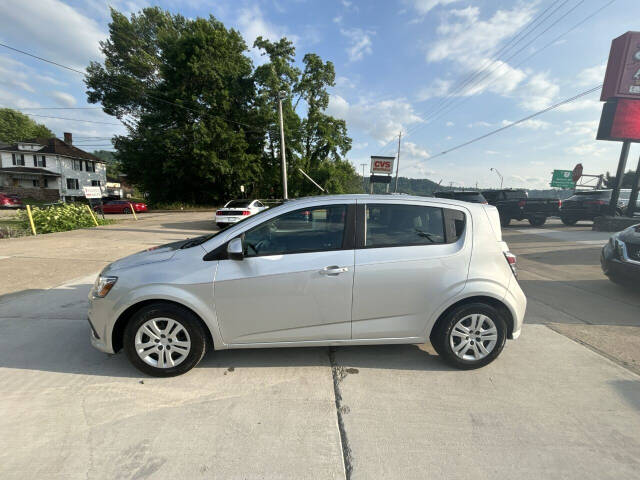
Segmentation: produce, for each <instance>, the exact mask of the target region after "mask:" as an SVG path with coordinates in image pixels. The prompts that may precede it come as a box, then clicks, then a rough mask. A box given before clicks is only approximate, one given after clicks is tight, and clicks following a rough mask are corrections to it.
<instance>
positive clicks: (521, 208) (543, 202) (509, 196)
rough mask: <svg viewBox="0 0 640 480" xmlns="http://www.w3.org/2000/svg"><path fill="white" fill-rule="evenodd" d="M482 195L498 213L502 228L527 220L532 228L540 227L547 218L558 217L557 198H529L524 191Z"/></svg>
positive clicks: (501, 191) (505, 190) (558, 206)
mask: <svg viewBox="0 0 640 480" xmlns="http://www.w3.org/2000/svg"><path fill="white" fill-rule="evenodd" d="M482 195H484V197H485V198H486V199H487V201H488V202H489V203H490V204H491V205H494V206H495V207H496V208H497V209H498V212H499V213H500V222H501V223H502V226H503V227H507V226H509V224H510V223H511V220H528V221H529V224H530V225H531V226H533V227H541V226H542V225H544V224H545V223H546V221H547V218H548V217H552V216H556V215H558V211H559V209H560V204H561V202H560V200H558V199H557V198H529V194H528V193H527V191H526V190H521V189H504V190H485V191H484V192H482Z"/></svg>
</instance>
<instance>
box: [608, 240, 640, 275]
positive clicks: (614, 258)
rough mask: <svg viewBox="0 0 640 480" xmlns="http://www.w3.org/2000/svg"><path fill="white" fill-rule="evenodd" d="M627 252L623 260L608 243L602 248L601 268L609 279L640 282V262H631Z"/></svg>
mask: <svg viewBox="0 0 640 480" xmlns="http://www.w3.org/2000/svg"><path fill="white" fill-rule="evenodd" d="M625 253H626V252H624V251H623V255H622V258H621V257H620V256H619V254H618V253H617V252H616V251H615V250H614V248H613V247H612V246H611V243H607V244H606V245H605V246H604V247H602V252H601V253H600V266H601V267H602V272H603V273H604V274H605V275H606V276H607V277H615V278H621V279H627V280H635V281H639V280H640V262H636V261H632V260H629V259H628V258H626V257H627V255H626V254H625Z"/></svg>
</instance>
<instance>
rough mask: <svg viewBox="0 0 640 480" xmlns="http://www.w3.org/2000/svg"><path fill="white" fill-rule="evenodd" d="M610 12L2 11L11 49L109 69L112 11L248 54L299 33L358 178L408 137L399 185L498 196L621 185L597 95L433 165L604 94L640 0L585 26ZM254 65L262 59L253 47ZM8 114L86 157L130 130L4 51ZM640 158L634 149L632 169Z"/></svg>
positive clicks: (535, 2)
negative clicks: (573, 174) (566, 176)
mask: <svg viewBox="0 0 640 480" xmlns="http://www.w3.org/2000/svg"><path fill="white" fill-rule="evenodd" d="M609 1H610V0H375V1H373V0H371V1H364V0H363V1H356V0H352V1H349V0H324V1H315V0H289V1H287V0H253V1H248V0H218V1H200V0H185V1H178V0H166V1H159V2H153V1H150V2H147V1H144V0H130V1H129V0H112V1H111V2H101V1H99V0H85V1H73V0H67V1H62V0H3V1H2V2H0V42H2V43H4V44H7V45H10V46H12V47H15V48H19V49H22V50H25V51H28V52H30V53H33V54H35V55H38V56H41V57H44V58H47V59H50V60H53V61H55V62H59V63H61V64H64V65H67V66H70V67H72V68H76V69H80V70H83V69H84V68H85V67H86V66H87V65H88V63H89V62H90V61H91V60H98V61H99V60H100V59H101V58H102V55H101V53H100V50H99V41H100V40H102V39H104V38H106V35H107V31H108V23H109V19H110V18H109V6H112V7H113V8H115V9H117V10H119V11H121V12H125V13H128V14H130V13H132V12H137V11H139V10H140V9H142V8H144V7H145V6H156V5H157V6H160V7H162V8H164V9H167V10H169V11H171V12H173V13H180V14H182V15H184V16H186V17H189V18H195V17H208V16H209V15H213V16H215V17H216V18H218V19H219V20H221V21H222V22H224V24H225V25H226V26H227V27H232V28H235V29H237V30H238V31H240V32H241V33H242V35H243V36H244V38H245V41H246V42H247V45H248V46H249V47H251V45H252V44H253V41H254V39H255V38H256V37H257V36H259V35H262V36H263V37H266V38H269V39H272V40H277V39H279V38H281V37H282V36H286V37H287V38H289V39H291V40H293V41H294V43H295V46H296V57H297V60H298V61H301V59H302V57H303V56H304V54H305V53H309V52H312V53H317V54H318V55H320V56H321V57H322V58H323V59H324V60H331V61H332V62H333V63H334V64H335V70H336V85H335V87H332V88H331V90H330V94H331V97H330V104H329V109H328V113H330V114H331V115H333V116H335V117H338V118H342V119H344V120H346V122H347V126H348V129H349V135H350V136H351V138H352V139H353V148H352V150H351V151H350V152H349V153H348V155H347V158H348V159H349V160H350V161H351V162H352V163H353V165H354V166H355V167H356V168H357V169H358V172H362V166H361V164H363V163H365V164H367V167H366V169H367V171H368V164H369V161H370V156H371V155H395V153H396V150H397V138H398V133H399V132H401V131H402V132H403V133H402V134H403V137H402V143H401V156H400V175H401V176H408V177H412V178H429V179H431V180H434V181H436V182H440V181H442V183H443V185H452V186H454V187H463V186H464V187H474V186H476V184H477V185H478V186H480V187H483V188H488V187H497V186H499V185H500V178H499V176H498V175H497V174H496V173H495V171H492V170H491V169H492V168H493V169H497V170H498V172H500V173H501V174H502V176H503V177H504V186H508V187H528V188H545V187H546V186H548V184H549V181H550V179H551V172H552V170H554V169H572V168H573V167H574V165H576V164H577V163H582V164H583V165H584V171H585V173H589V174H600V173H604V172H606V171H610V172H612V173H614V172H615V169H616V166H617V161H618V156H619V152H620V147H621V144H619V143H618V142H605V141H596V140H595V136H596V130H597V125H598V121H599V118H600V112H601V109H602V104H601V102H600V101H599V91H596V92H594V93H592V94H589V95H587V96H584V97H581V98H580V99H579V100H577V101H575V102H572V103H570V104H567V105H565V106H563V107H561V108H559V109H557V110H554V111H552V112H549V113H546V114H544V115H541V116H538V117H536V118H534V119H532V120H530V121H527V122H524V123H522V124H520V125H518V126H516V127H513V128H510V129H507V130H505V131H503V132H501V133H498V134H496V135H493V136H491V137H489V138H487V139H484V140H482V141H479V142H476V143H473V144H472V145H469V146H467V147H464V148H460V149H457V150H455V151H452V152H450V153H447V154H445V155H439V156H437V157H434V156H435V155H437V154H438V153H440V152H443V151H446V150H449V149H451V148H453V147H455V146H457V145H459V144H461V143H464V142H466V141H468V140H471V139H474V138H476V137H479V136H481V135H483V134H485V133H487V132H490V131H492V130H495V129H497V128H499V127H502V126H504V125H507V124H509V123H510V122H513V121H515V120H518V119H521V118H523V117H526V116H527V115H530V114H532V113H535V112H537V111H539V110H541V109H544V108H546V107H548V106H550V105H553V104H555V103H557V102H559V101H561V100H563V99H565V98H568V97H572V96H574V95H576V94H578V93H580V92H583V91H585V90H588V89H589V88H591V87H596V86H598V85H599V84H601V83H602V80H603V78H604V71H605V66H606V61H607V57H608V54H609V49H610V45H611V40H612V39H613V38H615V37H617V36H619V35H621V34H623V33H625V32H626V31H629V30H634V29H635V30H638V29H640V27H639V26H638V24H637V19H638V18H640V2H639V1H638V0H613V3H611V5H610V6H608V7H606V8H605V9H604V10H602V11H601V12H600V13H598V14H597V15H595V16H593V17H592V18H589V19H587V18H588V17H589V16H590V15H591V14H593V13H594V12H595V11H596V10H598V9H599V8H601V7H602V6H604V5H606V4H608V3H609ZM585 19H587V20H586V21H584V22H583V20H585ZM634 20H636V22H634ZM581 22H583V23H581ZM576 25H578V26H577V27H576ZM248 55H249V56H251V58H252V59H253V61H254V63H260V62H262V61H263V60H262V58H261V57H260V55H259V54H258V52H256V51H255V50H253V49H250V50H249V51H248ZM0 107H9V108H17V109H19V110H21V111H23V112H24V113H27V114H29V115H32V118H33V119H34V120H36V121H38V122H40V123H45V124H46V125H47V126H48V127H49V128H50V129H51V130H53V131H54V132H55V133H56V135H57V136H59V137H61V136H62V133H63V132H67V131H68V132H72V133H73V135H74V143H75V144H76V145H78V146H79V147H81V148H83V149H85V150H88V151H92V150H94V149H110V148H111V147H110V143H109V140H108V138H110V137H111V136H112V135H114V134H123V133H125V129H124V127H123V126H122V125H121V124H120V122H119V121H118V120H117V119H116V118H114V117H110V116H108V115H106V114H104V113H103V112H102V110H101V109H100V108H99V105H91V104H88V103H87V101H86V93H85V87H84V84H83V81H82V76H81V75H79V74H77V73H73V72H71V71H68V70H64V69H60V68H58V67H55V66H53V65H49V64H46V63H44V62H41V61H39V60H36V59H33V58H29V57H26V56H24V55H21V54H18V53H16V52H12V51H10V50H8V49H6V48H2V47H0ZM47 117H64V118H66V119H64V120H63V119H57V118H47ZM71 119H83V120H88V121H90V122H96V123H88V122H78V121H74V120H71ZM639 155H640V146H637V145H634V146H633V147H632V149H631V156H630V164H629V167H630V168H635V166H636V162H637V161H638V156H639Z"/></svg>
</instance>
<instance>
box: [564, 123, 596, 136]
mask: <svg viewBox="0 0 640 480" xmlns="http://www.w3.org/2000/svg"><path fill="white" fill-rule="evenodd" d="M563 126H564V128H562V129H561V130H558V131H557V132H556V135H561V136H563V137H565V136H568V135H575V136H581V137H590V138H592V139H593V138H596V133H597V131H598V121H597V120H586V121H581V122H574V121H571V120H566V121H565V122H564V123H563Z"/></svg>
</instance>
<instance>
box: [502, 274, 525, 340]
mask: <svg viewBox="0 0 640 480" xmlns="http://www.w3.org/2000/svg"><path fill="white" fill-rule="evenodd" d="M504 303H505V304H506V305H507V307H508V308H509V311H510V312H511V316H512V317H513V330H512V331H511V335H509V338H511V339H513V340H515V339H517V338H518V337H519V336H520V333H521V331H522V324H523V323H524V316H525V313H526V311H527V297H526V296H525V294H524V292H523V291H522V288H521V287H520V284H519V283H518V280H517V279H516V277H514V276H512V278H511V280H510V282H509V286H508V287H507V291H506V293H505V296H504Z"/></svg>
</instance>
